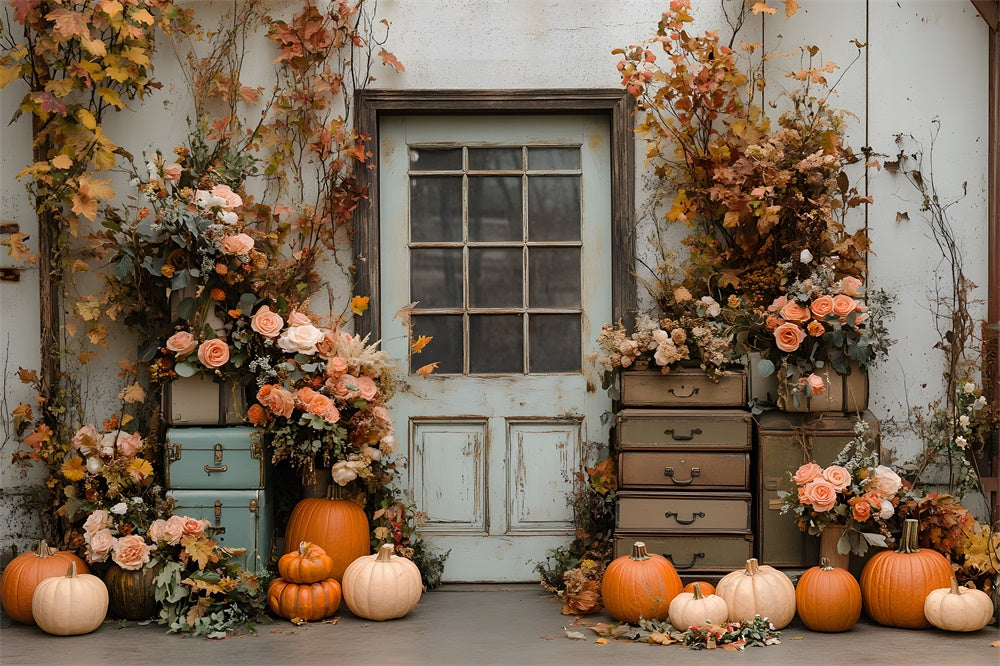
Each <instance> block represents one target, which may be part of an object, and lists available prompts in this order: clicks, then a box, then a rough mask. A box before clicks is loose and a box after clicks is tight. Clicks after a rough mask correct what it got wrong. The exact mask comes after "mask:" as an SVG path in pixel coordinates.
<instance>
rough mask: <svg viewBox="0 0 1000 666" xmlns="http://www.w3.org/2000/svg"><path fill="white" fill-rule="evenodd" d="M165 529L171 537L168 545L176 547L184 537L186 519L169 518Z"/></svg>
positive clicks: (181, 517) (180, 517) (179, 517)
mask: <svg viewBox="0 0 1000 666" xmlns="http://www.w3.org/2000/svg"><path fill="white" fill-rule="evenodd" d="M165 529H166V531H167V533H168V534H169V535H170V538H169V539H167V543H169V544H170V545H171V546H176V545H177V544H179V543H180V542H181V537H182V536H184V517H183V516H170V517H169V518H167V524H166V528H165Z"/></svg>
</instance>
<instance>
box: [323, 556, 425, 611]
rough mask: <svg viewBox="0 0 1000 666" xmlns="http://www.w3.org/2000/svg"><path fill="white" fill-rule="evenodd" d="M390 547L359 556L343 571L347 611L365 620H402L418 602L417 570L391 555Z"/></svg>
mask: <svg viewBox="0 0 1000 666" xmlns="http://www.w3.org/2000/svg"><path fill="white" fill-rule="evenodd" d="M393 550H394V547H393V545H392V544H389V543H386V544H382V547H381V548H379V550H378V553H376V554H375V555H365V556H363V557H359V558H357V559H356V560H354V561H353V562H351V564H350V566H348V567H347V570H346V571H345V572H344V580H343V587H344V601H345V602H346V603H347V607H348V608H350V609H351V612H352V613H354V614H355V615H357V616H358V617H363V618H365V619H366V620H376V621H381V620H391V619H393V618H397V617H403V616H404V615H406V614H407V613H409V612H410V611H411V610H413V607H414V606H416V605H417V602H418V601H420V594H421V593H422V592H423V587H424V586H423V583H422V582H421V580H420V569H418V568H417V565H416V564H414V563H413V562H411V561H410V560H408V559H406V558H405V557H399V556H397V555H393V554H392V551H393Z"/></svg>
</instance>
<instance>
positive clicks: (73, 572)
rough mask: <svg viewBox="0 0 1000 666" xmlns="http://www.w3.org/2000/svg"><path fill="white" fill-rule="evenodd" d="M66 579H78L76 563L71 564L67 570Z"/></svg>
mask: <svg viewBox="0 0 1000 666" xmlns="http://www.w3.org/2000/svg"><path fill="white" fill-rule="evenodd" d="M66 578H76V562H70V563H69V568H68V569H66Z"/></svg>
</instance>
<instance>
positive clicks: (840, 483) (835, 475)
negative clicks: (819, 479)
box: [823, 465, 851, 492]
mask: <svg viewBox="0 0 1000 666" xmlns="http://www.w3.org/2000/svg"><path fill="white" fill-rule="evenodd" d="M823 478H824V479H826V480H827V481H829V482H830V485H832V486H833V487H834V489H835V490H836V491H837V492H840V491H841V490H843V489H844V488H846V487H847V486H849V485H851V473H850V472H848V471H847V470H846V469H844V468H843V467H841V466H840V465H830V466H829V467H827V468H826V469H824V470H823Z"/></svg>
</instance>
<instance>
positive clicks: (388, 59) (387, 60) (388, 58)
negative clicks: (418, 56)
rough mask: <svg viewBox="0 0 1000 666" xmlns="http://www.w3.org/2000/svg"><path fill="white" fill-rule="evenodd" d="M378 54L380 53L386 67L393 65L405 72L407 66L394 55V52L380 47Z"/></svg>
mask: <svg viewBox="0 0 1000 666" xmlns="http://www.w3.org/2000/svg"><path fill="white" fill-rule="evenodd" d="M378 54H379V57H381V58H382V64H383V65H385V66H386V67H392V68H393V69H395V70H396V71H397V72H405V71H406V68H405V67H403V63H401V62H399V60H398V59H397V58H396V56H394V55H393V54H391V53H389V52H388V51H386V50H385V49H380V50H379V52H378Z"/></svg>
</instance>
